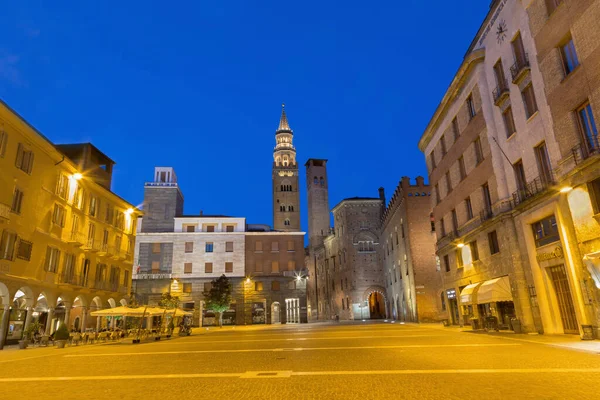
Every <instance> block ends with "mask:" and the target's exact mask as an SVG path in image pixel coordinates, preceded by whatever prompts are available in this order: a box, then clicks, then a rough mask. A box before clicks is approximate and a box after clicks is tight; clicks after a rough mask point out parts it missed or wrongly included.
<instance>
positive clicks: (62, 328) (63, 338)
mask: <svg viewBox="0 0 600 400" xmlns="http://www.w3.org/2000/svg"><path fill="white" fill-rule="evenodd" d="M67 340H69V330H68V329H67V325H66V324H60V325H59V326H58V329H57V330H56V332H54V341H55V342H56V346H57V347H58V348H59V349H64V348H65V344H66V343H67Z"/></svg>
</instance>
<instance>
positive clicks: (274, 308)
mask: <svg viewBox="0 0 600 400" xmlns="http://www.w3.org/2000/svg"><path fill="white" fill-rule="evenodd" d="M271 323H272V324H280V323H281V306H280V305H279V302H278V301H275V302H273V303H271Z"/></svg>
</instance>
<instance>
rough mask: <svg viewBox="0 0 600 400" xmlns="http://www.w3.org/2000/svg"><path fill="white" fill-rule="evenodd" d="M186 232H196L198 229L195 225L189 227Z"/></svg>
mask: <svg viewBox="0 0 600 400" xmlns="http://www.w3.org/2000/svg"><path fill="white" fill-rule="evenodd" d="M185 231H186V232H196V227H195V226H194V225H188V226H186V227H185Z"/></svg>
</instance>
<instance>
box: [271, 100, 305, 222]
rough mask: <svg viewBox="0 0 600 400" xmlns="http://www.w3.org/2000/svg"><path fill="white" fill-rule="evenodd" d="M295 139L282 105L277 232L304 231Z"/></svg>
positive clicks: (275, 183)
mask: <svg viewBox="0 0 600 400" xmlns="http://www.w3.org/2000/svg"><path fill="white" fill-rule="evenodd" d="M293 139H294V133H293V132H292V130H291V129H290V125H289V124H288V120H287V116H286V114H285V105H284V104H282V105H281V119H280V121H279V128H278V129H277V132H275V143H276V145H275V150H274V151H273V228H274V229H275V230H277V231H288V232H295V231H300V196H299V191H298V189H299V185H298V164H297V163H296V149H295V148H294V144H293Z"/></svg>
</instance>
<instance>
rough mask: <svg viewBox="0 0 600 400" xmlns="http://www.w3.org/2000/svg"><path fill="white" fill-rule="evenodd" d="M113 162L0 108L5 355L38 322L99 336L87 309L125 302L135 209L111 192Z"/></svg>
mask: <svg viewBox="0 0 600 400" xmlns="http://www.w3.org/2000/svg"><path fill="white" fill-rule="evenodd" d="M113 165H114V162H113V161H112V160H111V159H110V158H108V157H107V156H106V155H104V154H103V153H102V152H101V151H100V150H98V149H97V148H96V147H95V146H93V145H92V144H90V143H83V144H70V145H55V144H54V143H52V142H50V140H49V139H47V138H46V137H45V136H43V135H42V134H41V133H40V132H39V131H37V130H36V129H35V128H34V127H33V126H31V125H30V124H29V123H28V122H27V121H25V120H24V119H23V118H22V117H21V116H19V115H18V114H17V113H16V112H15V111H13V110H12V109H10V107H9V106H8V105H6V104H5V103H0V302H1V303H0V304H1V306H2V309H1V310H0V315H1V323H0V348H1V347H2V346H3V344H5V343H16V341H18V340H20V339H21V338H22V335H23V331H24V329H26V328H27V327H28V326H29V324H30V323H31V322H32V321H36V320H37V321H38V322H39V323H40V324H41V325H42V326H43V327H44V329H45V333H46V334H47V335H50V334H51V333H53V332H54V331H55V330H56V328H57V327H58V325H59V324H62V323H65V324H67V327H68V329H69V330H73V329H75V330H78V331H83V330H85V329H94V328H96V329H97V328H99V327H100V326H101V324H104V323H105V321H103V320H102V319H101V318H97V317H91V316H90V315H89V313H90V312H91V311H95V310H99V309H102V308H108V307H115V306H116V305H121V304H126V303H127V302H128V300H129V289H130V283H131V273H132V264H133V248H134V241H135V231H136V229H135V222H136V219H137V215H138V211H137V210H135V207H134V206H133V205H131V204H130V203H128V202H127V201H125V200H123V199H122V198H120V197H119V196H118V195H116V194H115V193H113V192H112V191H111V190H110V188H111V183H112V169H113Z"/></svg>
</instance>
